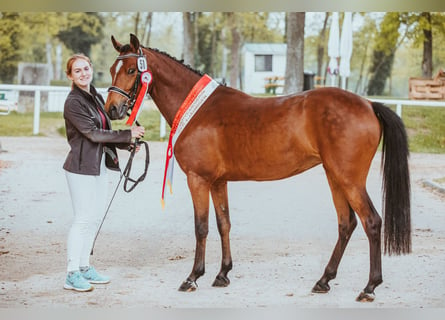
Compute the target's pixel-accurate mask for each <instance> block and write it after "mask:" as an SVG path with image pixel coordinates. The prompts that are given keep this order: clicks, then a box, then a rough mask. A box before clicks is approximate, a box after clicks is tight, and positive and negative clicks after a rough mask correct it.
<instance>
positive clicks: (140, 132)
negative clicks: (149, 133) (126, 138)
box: [131, 126, 145, 139]
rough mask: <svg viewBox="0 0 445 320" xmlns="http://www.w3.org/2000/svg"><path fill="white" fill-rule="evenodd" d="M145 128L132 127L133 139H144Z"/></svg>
mask: <svg viewBox="0 0 445 320" xmlns="http://www.w3.org/2000/svg"><path fill="white" fill-rule="evenodd" d="M144 133H145V128H144V127H142V126H134V127H131V137H132V138H136V139H140V138H143V137H144Z"/></svg>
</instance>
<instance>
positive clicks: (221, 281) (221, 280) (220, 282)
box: [212, 276, 230, 287]
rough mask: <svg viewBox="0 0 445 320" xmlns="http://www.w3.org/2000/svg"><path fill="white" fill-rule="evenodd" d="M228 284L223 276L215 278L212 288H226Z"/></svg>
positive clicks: (228, 281) (227, 280)
mask: <svg viewBox="0 0 445 320" xmlns="http://www.w3.org/2000/svg"><path fill="white" fill-rule="evenodd" d="M229 284H230V280H229V278H227V277H224V276H217V277H216V279H215V281H214V282H213V284H212V286H214V287H227V286H228V285H229Z"/></svg>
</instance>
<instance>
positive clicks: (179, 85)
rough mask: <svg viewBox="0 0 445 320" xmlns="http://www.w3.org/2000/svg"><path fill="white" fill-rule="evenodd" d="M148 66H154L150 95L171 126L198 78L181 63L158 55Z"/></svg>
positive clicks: (155, 54)
mask: <svg viewBox="0 0 445 320" xmlns="http://www.w3.org/2000/svg"><path fill="white" fill-rule="evenodd" d="M153 55H154V56H155V57H154V58H153V60H152V61H150V58H149V64H151V65H152V66H154V68H153V70H156V71H153V89H152V91H151V93H150V96H151V97H152V99H153V101H154V102H155V104H156V106H157V107H158V109H159V111H160V112H161V113H162V115H163V116H164V118H165V120H166V121H167V123H168V124H169V125H170V126H172V124H173V120H174V118H175V116H176V113H177V111H178V109H179V107H180V106H181V104H182V103H183V101H184V100H185V98H186V97H187V95H188V93H189V92H190V90H191V89H192V87H193V85H194V84H195V83H196V82H197V81H198V80H199V78H200V76H199V75H198V74H196V73H194V72H193V71H191V70H188V69H187V68H186V67H185V66H183V65H181V63H179V62H176V61H174V60H173V59H171V58H168V57H167V56H163V55H162V54H160V53H157V52H156V53H153Z"/></svg>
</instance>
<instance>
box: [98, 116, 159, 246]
mask: <svg viewBox="0 0 445 320" xmlns="http://www.w3.org/2000/svg"><path fill="white" fill-rule="evenodd" d="M135 122H136V125H137V126H139V125H140V124H139V123H138V122H137V120H136V121H135ZM141 144H143V145H144V147H145V168H144V172H143V173H142V174H141V176H140V177H139V178H137V179H136V180H135V179H132V178H130V172H131V167H132V165H133V158H134V155H135V153H136V147H137V146H138V145H141ZM132 145H133V149H132V150H131V154H130V157H129V158H128V161H127V165H126V166H125V169H124V171H122V170H121V168H120V167H119V172H120V173H121V174H120V177H119V182H118V183H117V186H116V189H114V192H113V196H112V197H111V199H110V202H109V203H108V206H107V210H106V211H105V215H104V217H103V218H102V221H101V223H100V225H99V228H98V229H97V232H96V236H95V237H94V241H93V246H92V247H91V252H90V255H93V251H94V245H95V244H96V240H97V237H98V236H99V232H100V230H101V229H102V225H103V224H104V221H105V218H106V217H107V215H108V211H109V210H110V207H111V204H112V203H113V200H114V197H115V196H116V193H117V190H118V189H119V185H120V184H121V181H122V178H123V177H125V182H124V191H125V192H127V193H129V192H131V191H133V190H134V188H136V186H137V185H138V184H139V183H140V182H142V181H144V179H145V176H146V175H147V171H148V166H149V164H150V151H149V148H148V143H147V142H146V141H140V140H139V138H137V139H136V140H135V141H134V143H133V144H132ZM128 181H131V182H133V185H132V186H131V187H130V188H129V189H127V183H128Z"/></svg>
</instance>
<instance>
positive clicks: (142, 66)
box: [108, 48, 151, 110]
mask: <svg viewBox="0 0 445 320" xmlns="http://www.w3.org/2000/svg"><path fill="white" fill-rule="evenodd" d="M127 58H137V59H138V60H137V66H138V74H137V76H136V81H135V82H134V84H133V88H131V90H130V92H129V93H127V92H125V91H124V90H122V89H121V88H119V87H116V86H110V87H109V88H108V92H111V91H112V92H116V93H118V94H120V95H122V96H124V97H125V98H127V99H128V100H127V102H126V103H125V105H127V103H128V101H130V105H128V108H127V110H128V109H130V110H131V109H133V106H134V104H135V102H136V97H137V95H136V93H137V91H138V87H139V85H140V79H141V74H142V73H143V72H148V71H147V59H146V57H145V55H144V54H143V53H142V49H141V48H139V54H137V53H128V54H124V55H121V56H118V57H117V58H116V60H124V59H127ZM150 76H151V73H150Z"/></svg>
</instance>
